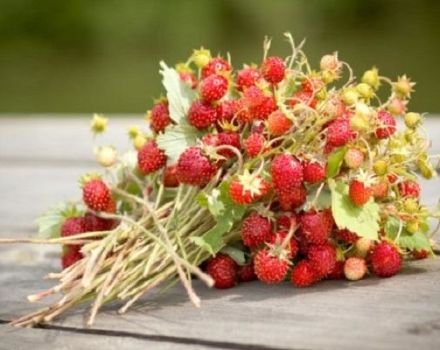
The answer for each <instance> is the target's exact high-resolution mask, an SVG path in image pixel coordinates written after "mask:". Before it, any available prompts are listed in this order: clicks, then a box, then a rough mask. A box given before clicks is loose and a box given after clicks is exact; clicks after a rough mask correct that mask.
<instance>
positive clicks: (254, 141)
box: [244, 132, 266, 158]
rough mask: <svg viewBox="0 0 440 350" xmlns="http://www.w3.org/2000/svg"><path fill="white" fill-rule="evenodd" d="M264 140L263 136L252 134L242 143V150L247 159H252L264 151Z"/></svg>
mask: <svg viewBox="0 0 440 350" xmlns="http://www.w3.org/2000/svg"><path fill="white" fill-rule="evenodd" d="M265 141H266V140H265V138H264V136H263V135H261V134H259V133H256V132H253V133H252V134H250V135H249V137H248V138H247V139H246V140H245V141H244V148H245V149H246V152H247V154H248V155H249V157H251V158H253V157H256V156H257V155H258V154H260V153H261V152H262V151H263V149H264V142H265Z"/></svg>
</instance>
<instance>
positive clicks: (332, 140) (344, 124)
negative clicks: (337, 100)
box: [327, 118, 352, 146]
mask: <svg viewBox="0 0 440 350" xmlns="http://www.w3.org/2000/svg"><path fill="white" fill-rule="evenodd" d="M351 136H352V130H351V128H350V121H349V120H348V119H345V118H340V119H335V120H333V121H332V122H331V123H330V124H329V125H328V127H327V142H328V143H329V144H330V145H332V146H344V145H345V144H346V143H347V142H348V141H349V140H350V138H351Z"/></svg>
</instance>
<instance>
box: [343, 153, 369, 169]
mask: <svg viewBox="0 0 440 350" xmlns="http://www.w3.org/2000/svg"><path fill="white" fill-rule="evenodd" d="M364 158H365V157H364V153H363V152H362V151H361V150H359V149H358V148H349V149H348V150H347V152H345V155H344V162H345V165H346V166H347V167H349V168H350V169H358V168H359V167H360V166H361V165H362V163H363V162H364Z"/></svg>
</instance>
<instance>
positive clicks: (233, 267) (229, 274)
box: [206, 254, 238, 289]
mask: <svg viewBox="0 0 440 350" xmlns="http://www.w3.org/2000/svg"><path fill="white" fill-rule="evenodd" d="M237 269H238V266H237V263H236V262H235V261H234V260H233V259H232V258H231V257H230V256H228V255H225V254H217V255H216V256H215V257H214V258H212V259H211V260H209V261H208V265H207V268H206V271H207V272H208V274H209V275H210V276H211V277H212V278H213V280H214V287H215V288H218V289H226V288H232V287H234V286H235V285H236V284H237V282H238V275H237Z"/></svg>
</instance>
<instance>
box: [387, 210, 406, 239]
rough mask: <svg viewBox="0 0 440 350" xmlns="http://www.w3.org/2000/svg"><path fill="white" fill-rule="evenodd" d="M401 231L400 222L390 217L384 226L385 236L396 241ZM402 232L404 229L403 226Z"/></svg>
mask: <svg viewBox="0 0 440 350" xmlns="http://www.w3.org/2000/svg"><path fill="white" fill-rule="evenodd" d="M399 229H400V220H399V219H398V218H396V217H395V216H389V217H388V219H387V221H386V222H385V225H384V230H385V234H386V235H387V237H388V238H390V239H392V240H394V239H396V237H397V235H398V233H399ZM402 230H404V227H403V225H402Z"/></svg>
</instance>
